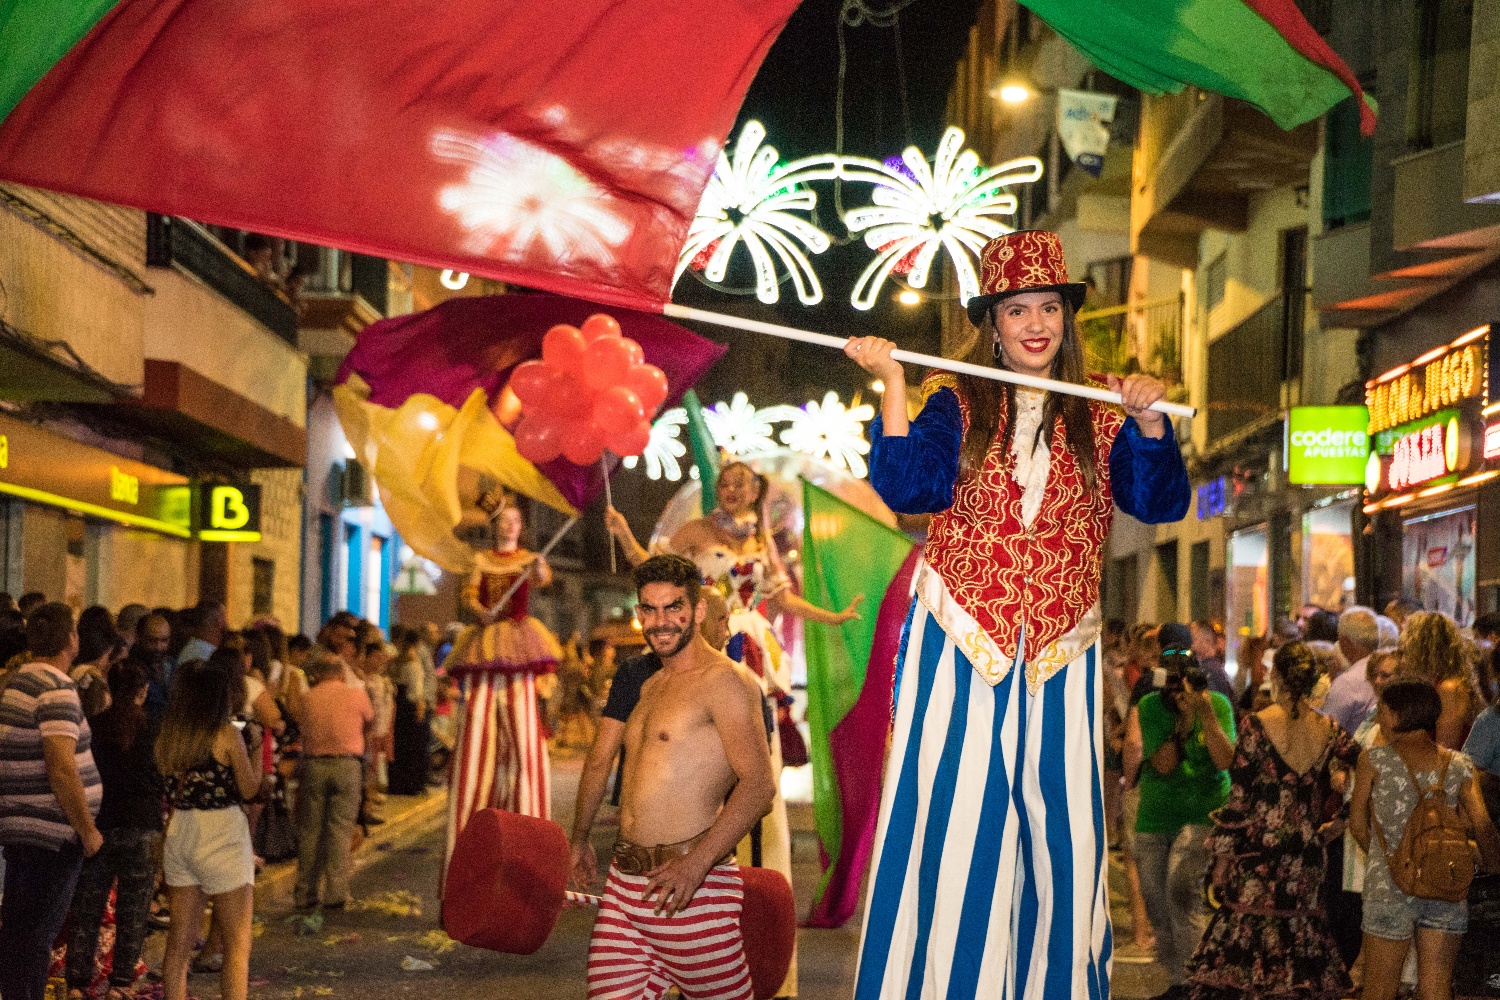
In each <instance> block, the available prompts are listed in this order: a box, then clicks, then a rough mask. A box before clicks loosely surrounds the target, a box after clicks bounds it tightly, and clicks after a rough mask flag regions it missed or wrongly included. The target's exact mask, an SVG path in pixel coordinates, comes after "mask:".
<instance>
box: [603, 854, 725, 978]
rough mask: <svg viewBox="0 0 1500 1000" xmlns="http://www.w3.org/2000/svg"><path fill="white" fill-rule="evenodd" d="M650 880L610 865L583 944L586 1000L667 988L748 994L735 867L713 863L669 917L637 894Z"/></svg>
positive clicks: (642, 890) (642, 891)
mask: <svg viewBox="0 0 1500 1000" xmlns="http://www.w3.org/2000/svg"><path fill="white" fill-rule="evenodd" d="M649 881H650V879H648V878H646V877H645V876H638V875H623V874H621V873H620V870H619V869H618V868H616V867H614V866H613V865H611V866H610V869H609V883H608V885H606V886H605V889H604V902H603V903H602V904H601V905H600V907H599V917H598V919H597V920H596V921H595V922H594V937H593V940H592V941H591V942H590V943H589V974H588V983H589V1000H657V998H659V997H661V996H662V995H663V994H665V993H666V991H667V988H668V987H671V986H676V987H677V989H678V990H679V991H680V992H681V993H682V996H683V998H684V1000H750V998H751V996H752V995H753V994H752V991H751V986H750V966H749V964H748V963H747V962H746V960H745V942H744V938H743V936H742V935H741V933H740V906H741V903H742V902H743V900H744V888H743V883H742V882H741V881H740V870H739V866H738V865H736V864H733V863H729V864H721V865H715V866H714V867H713V868H712V869H710V870H709V873H708V877H707V878H705V879H704V880H703V885H702V886H701V887H700V888H699V889H698V891H697V892H696V893H694V895H693V901H692V902H691V903H690V904H688V907H687V909H685V910H683V911H682V912H681V913H677V914H673V915H671V916H666V915H661V916H658V915H656V914H655V913H653V912H652V905H651V904H649V903H647V902H646V901H645V899H644V898H643V895H642V894H643V893H644V892H645V889H646V884H647V883H648V882H649Z"/></svg>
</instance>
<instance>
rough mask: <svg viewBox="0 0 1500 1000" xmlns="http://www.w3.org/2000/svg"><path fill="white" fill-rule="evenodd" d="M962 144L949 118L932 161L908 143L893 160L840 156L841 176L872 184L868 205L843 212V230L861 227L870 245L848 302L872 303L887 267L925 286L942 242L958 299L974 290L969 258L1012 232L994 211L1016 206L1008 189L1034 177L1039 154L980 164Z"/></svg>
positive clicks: (886, 275) (909, 281) (1039, 171)
mask: <svg viewBox="0 0 1500 1000" xmlns="http://www.w3.org/2000/svg"><path fill="white" fill-rule="evenodd" d="M963 144H964V133H963V131H962V130H961V129H958V128H955V127H952V126H950V127H949V128H948V130H947V131H946V132H944V133H943V139H942V141H941V142H940V143H938V150H937V156H936V157H935V158H934V160H933V162H932V163H931V164H929V163H928V162H927V158H926V156H925V155H924V154H923V153H922V151H921V150H919V149H918V148H917V147H915V146H910V147H908V148H907V149H906V151H905V152H903V153H902V154H901V158H900V161H899V162H890V161H888V162H886V163H881V162H879V161H876V160H870V159H865V158H863V157H852V156H851V157H844V158H843V159H842V160H841V162H840V164H839V166H840V176H842V177H843V179H844V180H847V181H856V182H864V183H868V184H871V185H873V186H874V190H873V193H872V194H871V201H873V202H874V204H873V205H869V206H866V207H864V208H855V209H851V210H850V211H848V212H846V213H845V214H844V225H845V226H846V227H848V229H849V231H850V232H851V233H859V232H862V233H864V234H865V245H866V246H868V247H869V248H870V249H871V250H874V251H876V255H875V259H874V260H872V261H871V262H870V263H869V265H868V266H867V267H866V268H865V270H864V273H863V274H861V275H860V276H859V281H858V282H856V283H855V286H854V292H853V294H852V295H851V296H850V302H851V303H852V304H853V305H854V308H856V309H860V310H867V309H870V308H872V307H873V306H874V305H875V300H876V298H877V297H879V295H880V288H881V286H882V285H883V284H885V282H886V280H887V279H888V278H889V277H890V276H891V274H892V273H893V272H895V273H904V274H905V276H906V283H907V284H908V285H910V286H911V287H912V288H925V287H927V281H928V279H929V277H930V276H931V273H932V262H933V260H934V259H936V257H937V256H938V252H939V251H941V250H946V251H947V256H948V259H949V260H951V261H952V262H953V269H954V271H955V273H956V274H957V276H958V297H959V300H960V301H961V302H968V301H969V299H970V298H972V297H973V296H975V295H977V294H979V276H978V275H977V274H976V273H975V271H974V261H975V260H977V259H978V258H979V253H980V251H981V250H982V249H983V248H984V245H985V243H987V242H989V241H990V240H992V239H994V238H995V237H997V236H1002V235H1004V234H1006V233H1011V232H1015V228H1014V227H1013V226H1009V225H1006V224H1005V223H1002V222H1000V221H999V219H998V218H997V217H998V216H1003V215H1012V216H1013V215H1015V213H1016V208H1017V201H1016V196H1015V195H1014V194H1012V193H1011V192H1009V191H1008V190H1006V189H1007V188H1009V187H1010V186H1012V185H1015V184H1027V183H1031V182H1033V181H1036V180H1038V179H1040V178H1041V176H1042V161H1041V160H1039V159H1037V158H1036V157H1035V156H1023V157H1020V158H1019V159H1014V160H1007V161H1006V162H1004V163H1002V164H1000V165H999V166H995V167H990V168H988V169H985V168H984V167H982V166H981V165H980V162H979V154H977V153H975V152H974V151H973V150H972V149H963ZM960 150H962V152H960ZM893 160H894V158H893Z"/></svg>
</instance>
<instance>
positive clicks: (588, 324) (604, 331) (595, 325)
mask: <svg viewBox="0 0 1500 1000" xmlns="http://www.w3.org/2000/svg"><path fill="white" fill-rule="evenodd" d="M582 332H583V339H584V340H586V341H588V342H589V343H590V344H592V343H593V342H594V341H596V340H598V339H599V338H600V337H618V336H620V324H619V323H617V322H615V318H614V317H613V316H606V315H605V314H604V313H594V315H592V316H590V317H589V318H588V319H586V320H584V321H583V331H582Z"/></svg>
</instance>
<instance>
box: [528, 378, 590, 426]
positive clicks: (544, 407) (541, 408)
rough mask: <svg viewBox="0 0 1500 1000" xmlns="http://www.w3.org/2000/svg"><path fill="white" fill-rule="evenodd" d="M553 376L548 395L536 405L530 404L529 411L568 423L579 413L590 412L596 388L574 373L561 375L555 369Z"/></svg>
mask: <svg viewBox="0 0 1500 1000" xmlns="http://www.w3.org/2000/svg"><path fill="white" fill-rule="evenodd" d="M552 376H553V379H552V383H551V387H550V388H549V389H548V390H547V395H545V396H544V397H542V399H540V400H539V401H537V403H536V404H535V405H534V406H528V407H527V412H530V413H535V414H537V415H538V416H543V417H547V418H549V419H552V420H554V421H557V422H559V423H566V422H567V421H568V420H570V419H572V418H574V417H576V416H577V415H578V414H579V413H588V412H589V409H590V407H592V406H593V405H594V390H593V389H591V388H589V387H588V386H586V385H584V384H583V383H582V382H580V381H578V379H576V378H574V377H573V376H572V375H561V374H558V373H557V372H555V371H554V372H553V373H552Z"/></svg>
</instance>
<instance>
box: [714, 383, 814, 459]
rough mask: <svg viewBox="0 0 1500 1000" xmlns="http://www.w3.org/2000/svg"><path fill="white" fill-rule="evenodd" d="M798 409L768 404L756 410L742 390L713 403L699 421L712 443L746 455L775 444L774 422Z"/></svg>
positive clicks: (790, 415) (769, 447) (785, 418)
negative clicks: (731, 397)
mask: <svg viewBox="0 0 1500 1000" xmlns="http://www.w3.org/2000/svg"><path fill="white" fill-rule="evenodd" d="M801 412H802V411H801V410H799V409H797V408H796V407H795V406H769V407H767V408H765V409H763V410H757V409H756V408H755V407H754V406H752V405H750V397H748V396H746V395H745V394H744V393H743V392H737V393H735V394H734V398H733V399H732V400H730V402H728V403H724V402H723V401H720V402H717V403H715V404H714V405H713V407H712V408H709V409H705V410H704V411H703V422H704V423H705V424H707V425H708V433H709V434H711V435H712V436H713V439H714V444H716V445H718V446H719V447H720V448H722V449H724V450H725V451H727V452H729V454H731V455H750V454H753V453H755V452H758V451H770V450H772V449H773V448H775V447H776V441H775V440H774V439H773V438H772V437H771V435H772V434H774V433H775V428H774V426H773V425H774V424H776V423H779V422H781V421H784V420H790V419H792V414H794V413H801Z"/></svg>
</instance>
